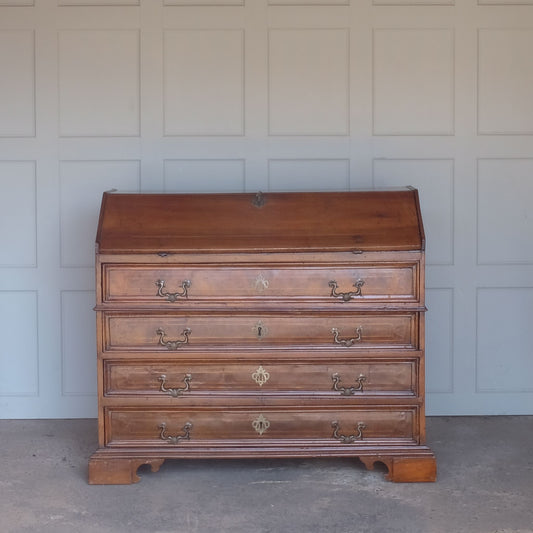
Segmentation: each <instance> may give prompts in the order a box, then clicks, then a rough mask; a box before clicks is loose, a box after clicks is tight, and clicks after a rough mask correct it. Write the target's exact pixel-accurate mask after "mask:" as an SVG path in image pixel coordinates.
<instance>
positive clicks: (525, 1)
mask: <svg viewBox="0 0 533 533" xmlns="http://www.w3.org/2000/svg"><path fill="white" fill-rule="evenodd" d="M477 3H478V4H479V5H491V6H521V5H532V4H533V0H478V1H477Z"/></svg>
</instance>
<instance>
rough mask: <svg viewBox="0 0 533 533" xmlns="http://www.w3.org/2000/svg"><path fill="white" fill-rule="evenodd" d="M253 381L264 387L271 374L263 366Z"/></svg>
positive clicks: (255, 374) (253, 375) (255, 373)
mask: <svg viewBox="0 0 533 533" xmlns="http://www.w3.org/2000/svg"><path fill="white" fill-rule="evenodd" d="M252 379H253V380H254V381H255V382H256V383H257V384H258V385H259V386H260V387H262V386H263V385H264V384H265V383H266V382H267V381H268V380H269V379H270V373H269V372H267V371H266V370H265V369H264V368H263V366H262V365H260V366H259V368H258V369H257V370H256V371H255V372H254V373H253V374H252Z"/></svg>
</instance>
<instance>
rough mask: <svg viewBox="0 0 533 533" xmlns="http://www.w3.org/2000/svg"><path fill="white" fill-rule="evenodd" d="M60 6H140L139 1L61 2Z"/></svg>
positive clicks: (84, 0)
mask: <svg viewBox="0 0 533 533" xmlns="http://www.w3.org/2000/svg"><path fill="white" fill-rule="evenodd" d="M58 4H59V5H60V6H138V5H139V0H59V2H58Z"/></svg>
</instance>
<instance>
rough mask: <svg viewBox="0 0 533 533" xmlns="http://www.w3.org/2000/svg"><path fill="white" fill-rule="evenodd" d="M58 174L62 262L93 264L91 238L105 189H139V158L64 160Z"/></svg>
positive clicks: (64, 263)
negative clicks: (59, 176) (128, 159)
mask: <svg viewBox="0 0 533 533" xmlns="http://www.w3.org/2000/svg"><path fill="white" fill-rule="evenodd" d="M60 173H61V265H62V266H64V267H80V266H86V267H90V266H92V265H93V264H94V239H95V235H96V227H97V224H98V214H99V211H100V203H101V201H102V194H103V192H104V191H109V190H111V189H118V190H122V191H131V192H135V191H138V190H139V188H140V178H139V162H138V161H63V162H62V163H61V166H60Z"/></svg>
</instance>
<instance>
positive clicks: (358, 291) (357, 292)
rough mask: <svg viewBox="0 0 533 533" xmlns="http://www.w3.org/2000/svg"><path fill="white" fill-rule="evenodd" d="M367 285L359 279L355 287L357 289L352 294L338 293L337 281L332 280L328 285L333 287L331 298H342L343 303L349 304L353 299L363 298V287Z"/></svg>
mask: <svg viewBox="0 0 533 533" xmlns="http://www.w3.org/2000/svg"><path fill="white" fill-rule="evenodd" d="M364 284H365V282H364V281H363V280H362V279H358V280H357V281H356V282H355V283H354V284H353V286H354V287H355V291H352V292H337V289H338V287H339V286H338V285H337V282H336V281H335V280H331V281H330V282H329V283H328V285H329V286H330V287H331V294H330V296H333V297H334V298H340V299H341V300H342V301H343V302H349V301H350V300H351V299H352V298H354V297H355V296H362V294H361V287H362V286H363V285H364Z"/></svg>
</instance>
